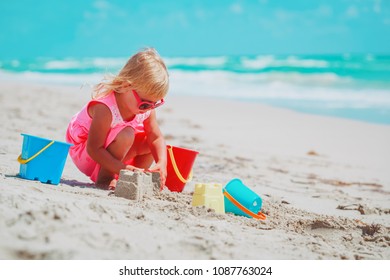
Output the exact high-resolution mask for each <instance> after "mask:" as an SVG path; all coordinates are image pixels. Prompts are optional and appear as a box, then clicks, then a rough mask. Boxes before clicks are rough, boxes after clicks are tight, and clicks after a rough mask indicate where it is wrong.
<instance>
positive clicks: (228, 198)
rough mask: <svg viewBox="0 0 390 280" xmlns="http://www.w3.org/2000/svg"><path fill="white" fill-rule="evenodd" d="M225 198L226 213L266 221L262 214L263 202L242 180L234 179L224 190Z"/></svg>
mask: <svg viewBox="0 0 390 280" xmlns="http://www.w3.org/2000/svg"><path fill="white" fill-rule="evenodd" d="M223 195H224V196H225V212H230V213H233V214H236V215H240V216H245V217H248V218H255V219H259V220H265V219H266V216H265V215H264V214H263V213H261V212H260V209H261V206H262V200H261V197H260V196H259V195H257V194H256V193H255V192H254V191H252V190H251V189H250V188H248V187H247V186H245V185H244V184H243V183H242V181H241V180H240V179H233V180H231V181H230V182H229V183H227V185H226V186H225V188H224V189H223Z"/></svg>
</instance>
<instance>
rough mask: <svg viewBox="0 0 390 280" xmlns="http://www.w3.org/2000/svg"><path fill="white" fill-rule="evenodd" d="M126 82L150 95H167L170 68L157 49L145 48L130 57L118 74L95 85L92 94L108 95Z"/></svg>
mask: <svg viewBox="0 0 390 280" xmlns="http://www.w3.org/2000/svg"><path fill="white" fill-rule="evenodd" d="M126 84H128V85H131V87H132V88H134V89H136V90H137V91H139V92H142V93H144V94H147V95H148V96H150V97H156V98H164V97H165V95H166V94H167V92H168V88H169V77H168V70H167V67H166V65H165V63H164V61H163V60H162V58H161V57H160V55H159V54H158V53H157V51H156V50H155V49H153V48H145V49H142V50H141V51H139V52H138V53H136V54H135V55H133V56H132V57H130V59H129V60H128V61H127V63H126V64H125V66H124V67H123V68H122V69H121V70H120V72H119V74H118V75H114V76H111V77H107V78H106V79H105V80H104V81H102V82H101V83H99V84H97V85H96V86H95V89H94V92H93V95H92V96H93V98H98V97H103V96H106V95H108V94H109V93H110V92H111V91H119V90H120V89H121V88H122V87H123V86H124V85H126Z"/></svg>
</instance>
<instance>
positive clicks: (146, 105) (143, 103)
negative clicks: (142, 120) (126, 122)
mask: <svg viewBox="0 0 390 280" xmlns="http://www.w3.org/2000/svg"><path fill="white" fill-rule="evenodd" d="M132 91H133V94H134V97H135V99H136V100H137V107H138V109H140V110H152V109H154V108H157V107H159V106H161V105H163V104H164V103H165V101H164V99H161V100H159V101H156V102H150V101H147V100H142V99H141V98H140V97H139V95H138V93H137V92H136V91H135V90H134V89H133V90H132Z"/></svg>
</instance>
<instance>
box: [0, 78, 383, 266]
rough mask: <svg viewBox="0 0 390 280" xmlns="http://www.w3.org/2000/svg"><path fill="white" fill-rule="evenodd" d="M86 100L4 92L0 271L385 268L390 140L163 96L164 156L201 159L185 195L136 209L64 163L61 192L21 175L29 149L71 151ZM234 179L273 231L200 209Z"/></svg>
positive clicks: (275, 111)
mask: <svg viewBox="0 0 390 280" xmlns="http://www.w3.org/2000/svg"><path fill="white" fill-rule="evenodd" d="M89 98H90V88H88V87H87V86H86V87H83V88H79V87H71V86H69V87H67V86H57V85H38V84H28V83H26V84H23V83H17V82H4V81H2V84H1V85H0V104H1V105H0V106H1V110H0V114H1V120H2V122H1V123H0V131H1V133H0V137H1V141H0V162H1V165H0V188H1V192H0V226H1V231H0V259H205V260H208V259H219V260H225V259H315V260H317V259H379V260H382V259H386V260H388V259H390V203H389V202H390V172H389V171H390V170H389V166H390V146H389V143H390V126H386V125H378V124H370V123H364V122H358V121H352V120H346V119H338V118H332V117H322V116H316V115H308V114H302V113H297V112H293V111H290V110H286V109H279V108H273V107H268V106H265V105H262V104H259V103H245V102H239V101H229V100H223V99H207V98H200V97H191V96H177V95H171V96H168V98H167V102H166V104H165V105H164V106H163V107H161V108H159V109H158V110H157V115H158V118H159V122H160V126H161V129H162V131H163V133H164V135H165V137H166V141H167V143H168V144H171V145H176V146H181V147H186V148H190V149H194V150H197V151H199V156H198V158H197V159H196V162H195V165H194V170H193V172H194V177H193V181H192V182H191V183H188V184H187V185H186V187H185V189H184V191H183V192H182V193H171V192H169V191H168V190H163V191H162V192H161V193H160V194H158V195H155V196H153V197H147V198H145V199H144V200H143V201H141V202H133V201H130V200H127V199H124V198H120V197H116V196H115V195H114V194H113V192H112V191H105V190H99V189H95V188H93V185H92V184H91V181H90V180H89V179H88V178H87V177H86V176H84V175H83V174H82V173H81V172H79V171H78V170H77V169H76V167H75V166H74V164H73V163H72V161H71V160H70V158H69V157H68V160H67V163H66V165H65V169H64V172H63V175H62V180H61V183H60V184H59V185H58V186H54V185H50V184H42V183H40V182H37V181H29V180H23V179H21V178H19V177H18V176H17V175H18V173H19V163H18V162H17V161H16V159H17V157H18V155H19V154H20V152H21V145H22V136H21V135H20V133H28V134H32V135H37V136H41V137H45V138H49V139H53V140H59V141H64V137H65V136H64V135H65V130H66V127H67V124H68V122H69V120H70V118H71V117H72V116H73V114H75V113H76V112H77V111H78V110H79V109H80V108H81V107H82V106H83V105H84V104H85V102H87V100H89ZM233 178H240V179H241V180H242V181H243V182H244V183H245V184H246V185H247V186H248V187H250V188H251V189H252V190H254V191H255V192H256V193H258V194H259V195H260V196H261V197H262V199H263V208H262V210H263V212H264V213H265V214H266V215H267V220H266V221H259V220H255V219H248V218H245V217H241V216H235V215H232V214H225V215H222V214H217V213H215V212H214V211H213V210H209V209H207V208H205V207H192V206H191V199H192V194H193V191H194V184H195V183H196V182H218V183H221V184H223V185H225V184H226V183H227V182H228V181H230V180H231V179H233Z"/></svg>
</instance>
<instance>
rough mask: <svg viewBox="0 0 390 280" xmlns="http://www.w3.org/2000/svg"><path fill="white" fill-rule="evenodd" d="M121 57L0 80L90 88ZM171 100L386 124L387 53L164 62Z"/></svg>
mask: <svg viewBox="0 0 390 280" xmlns="http://www.w3.org/2000/svg"><path fill="white" fill-rule="evenodd" d="M127 59H128V58H123V57H119V58H106V57H91V58H81V59H78V58H63V59H53V58H35V59H30V60H28V59H27V60H26V59H24V60H22V59H13V60H8V61H0V79H5V80H14V81H21V80H22V81H28V82H32V83H34V82H37V83H48V84H53V83H54V84H55V83H58V84H69V85H83V84H91V85H93V84H97V83H98V82H100V81H101V80H102V79H103V77H104V76H105V75H106V74H109V73H117V72H118V71H119V70H120V69H121V67H122V66H123V65H124V64H125V63H126V61H127ZM164 59H165V61H166V63H167V66H168V69H169V72H170V79H171V87H170V88H171V90H170V94H172V95H185V94H186V95H193V96H212V97H218V98H230V99H240V100H243V101H251V102H262V103H267V104H270V105H274V106H282V107H286V108H290V109H295V110H298V111H303V112H309V113H317V114H326V115H333V116H341V117H347V118H353V119H359V120H365V121H370V122H377V123H385V124H390V56H374V55H371V54H367V55H348V54H346V55H333V56H274V55H258V56H216V57H168V58H164Z"/></svg>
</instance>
